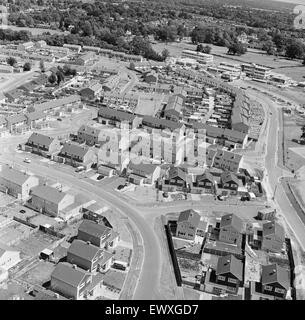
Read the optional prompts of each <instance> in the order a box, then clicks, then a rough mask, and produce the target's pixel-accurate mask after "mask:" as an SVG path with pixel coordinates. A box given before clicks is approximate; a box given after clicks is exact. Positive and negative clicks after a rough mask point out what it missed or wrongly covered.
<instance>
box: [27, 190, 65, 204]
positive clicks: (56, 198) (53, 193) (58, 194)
mask: <svg viewBox="0 0 305 320" xmlns="http://www.w3.org/2000/svg"><path fill="white" fill-rule="evenodd" d="M31 194H32V195H34V196H36V197H39V198H41V199H44V200H47V201H49V202H52V203H56V204H58V203H60V202H61V201H62V200H63V199H64V197H65V196H66V195H67V193H65V192H62V191H59V190H57V189H56V188H52V187H49V186H38V187H35V188H32V192H31Z"/></svg>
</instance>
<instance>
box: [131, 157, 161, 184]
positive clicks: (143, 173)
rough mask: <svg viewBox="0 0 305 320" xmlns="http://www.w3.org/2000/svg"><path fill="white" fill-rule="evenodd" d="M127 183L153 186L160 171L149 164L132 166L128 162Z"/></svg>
mask: <svg viewBox="0 0 305 320" xmlns="http://www.w3.org/2000/svg"><path fill="white" fill-rule="evenodd" d="M127 173H128V181H129V182H131V183H134V184H137V185H142V184H150V185H152V184H154V183H155V182H156V181H157V179H159V177H160V174H161V169H160V167H159V166H157V165H154V164H151V163H139V164H134V163H133V162H132V161H131V162H130V164H129V166H128V168H127Z"/></svg>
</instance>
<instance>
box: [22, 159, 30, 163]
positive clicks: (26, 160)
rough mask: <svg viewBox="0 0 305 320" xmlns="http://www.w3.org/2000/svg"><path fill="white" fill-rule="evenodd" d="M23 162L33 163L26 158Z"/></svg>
mask: <svg viewBox="0 0 305 320" xmlns="http://www.w3.org/2000/svg"><path fill="white" fill-rule="evenodd" d="M23 162H25V163H31V159H29V158H25V159H24V160H23Z"/></svg>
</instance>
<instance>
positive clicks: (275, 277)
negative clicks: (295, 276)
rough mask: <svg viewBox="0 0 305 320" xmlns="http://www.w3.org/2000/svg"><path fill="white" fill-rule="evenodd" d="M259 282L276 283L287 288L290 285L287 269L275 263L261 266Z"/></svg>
mask: <svg viewBox="0 0 305 320" xmlns="http://www.w3.org/2000/svg"><path fill="white" fill-rule="evenodd" d="M261 282H262V284H263V285H265V284H267V285H268V284H273V283H278V284H280V285H281V286H282V287H283V288H285V289H286V290H288V289H289V287H290V281H289V273H288V270H287V269H285V268H282V267H280V266H279V265H277V264H276V263H273V264H269V265H266V266H262V278H261Z"/></svg>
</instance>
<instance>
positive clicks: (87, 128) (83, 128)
mask: <svg viewBox="0 0 305 320" xmlns="http://www.w3.org/2000/svg"><path fill="white" fill-rule="evenodd" d="M78 132H84V133H86V134H88V135H93V136H98V135H99V134H100V132H101V129H98V128H95V127H92V126H87V125H82V126H81V127H80V128H79V129H78Z"/></svg>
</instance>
